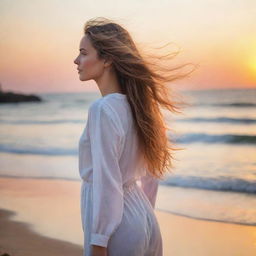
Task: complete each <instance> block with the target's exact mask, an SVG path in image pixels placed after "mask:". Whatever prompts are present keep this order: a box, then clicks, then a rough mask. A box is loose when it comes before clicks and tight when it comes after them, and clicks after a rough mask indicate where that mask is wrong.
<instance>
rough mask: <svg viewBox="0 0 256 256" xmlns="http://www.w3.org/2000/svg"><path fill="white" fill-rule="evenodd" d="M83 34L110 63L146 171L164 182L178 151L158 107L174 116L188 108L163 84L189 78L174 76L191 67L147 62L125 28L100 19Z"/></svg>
mask: <svg viewBox="0 0 256 256" xmlns="http://www.w3.org/2000/svg"><path fill="white" fill-rule="evenodd" d="M84 34H85V35H87V36H88V38H89V39H90V41H91V43H92V45H93V47H94V48H95V49H96V50H97V54H98V57H99V58H100V59H111V61H112V67H113V68H114V70H115V73H116V75H117V78H118V82H119V84H120V87H121V88H120V89H121V91H122V93H124V94H126V96H127V99H128V102H129V104H130V106H131V110H132V114H133V118H134V120H135V127H136V131H137V134H138V139H139V146H140V147H141V150H142V152H143V155H144V158H145V162H146V164H147V170H148V171H149V172H150V173H151V174H152V175H153V176H155V177H157V178H160V179H163V175H164V174H165V172H166V171H169V172H171V169H172V168H173V163H172V159H173V154H172V153H173V151H174V150H181V148H174V147H173V145H174V144H173V143H172V142H171V141H170V139H169V138H168V135H167V133H166V130H171V129H170V128H169V127H168V126H166V124H165V122H164V118H163V115H162V113H161V110H160V105H161V106H163V107H164V108H166V109H168V110H169V111H171V112H176V113H181V111H180V108H181V107H179V106H178V105H180V106H182V104H183V105H187V104H186V103H185V102H183V101H181V100H180V101H177V98H178V97H179V95H178V94H176V95H174V92H173V91H171V89H170V88H168V87H167V86H166V85H165V83H166V82H171V81H174V80H177V79H181V78H184V77H186V76H188V75H189V74H190V73H191V72H192V71H193V70H192V71H190V72H187V73H185V74H174V72H175V71H176V70H179V69H181V68H183V67H184V66H186V65H188V64H190V63H187V64H183V65H180V66H176V67H173V68H170V67H169V68H164V67H162V66H160V65H159V64H157V65H156V64H155V62H156V61H157V60H161V58H166V57H167V59H170V58H173V57H174V56H175V54H168V55H165V56H161V57H160V56H154V55H151V58H152V57H153V59H152V60H149V55H148V57H146V55H145V56H142V51H141V50H140V51H139V50H138V48H137V47H136V45H135V43H134V41H133V39H132V38H131V36H130V34H129V33H128V31H127V30H126V29H125V28H123V27H122V26H121V25H119V24H117V23H115V22H113V21H112V20H109V19H106V18H103V17H98V18H93V19H90V20H88V21H87V22H86V23H85V25H84ZM168 56H171V57H168ZM175 99H176V100H175Z"/></svg>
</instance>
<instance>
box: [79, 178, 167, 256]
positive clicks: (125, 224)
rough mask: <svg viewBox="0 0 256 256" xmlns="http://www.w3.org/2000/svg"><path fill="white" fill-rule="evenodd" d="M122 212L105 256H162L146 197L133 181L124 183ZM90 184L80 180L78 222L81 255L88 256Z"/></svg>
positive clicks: (153, 219) (89, 252)
mask: <svg viewBox="0 0 256 256" xmlns="http://www.w3.org/2000/svg"><path fill="white" fill-rule="evenodd" d="M123 189H124V212H123V217H122V221H121V223H120V225H119V226H118V228H117V229H116V230H115V232H114V233H113V234H112V236H111V237H110V239H109V242H108V247H107V255H108V256H120V255H122V256H162V255H163V248H162V236H161V233H160V228H159V224H158V221H157V218H156V216H155V213H154V209H153V208H152V206H151V204H150V202H149V200H148V198H147V196H146V195H145V193H144V192H143V190H142V189H141V187H140V186H139V185H138V184H137V183H136V181H132V182H129V184H128V185H126V184H125V186H124V187H123ZM91 213H92V183H91V182H88V181H84V180H83V181H82V186H81V220H82V227H83V232H84V253H83V256H91V246H92V245H90V243H89V241H90V239H91V224H92V214H91Z"/></svg>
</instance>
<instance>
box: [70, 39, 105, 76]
mask: <svg viewBox="0 0 256 256" xmlns="http://www.w3.org/2000/svg"><path fill="white" fill-rule="evenodd" d="M79 51H80V53H79V55H78V56H77V57H76V59H75V60H74V63H75V64H76V65H77V69H78V73H79V79H80V80H81V81H87V80H90V79H94V80H97V78H99V77H100V76H101V75H102V73H103V71H104V60H103V59H101V60H100V59H99V58H98V56H97V51H96V49H95V48H94V47H93V46H92V44H91V42H90V39H89V38H88V36H87V35H85V36H83V37H82V39H81V41H80V46H79Z"/></svg>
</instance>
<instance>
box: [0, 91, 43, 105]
mask: <svg viewBox="0 0 256 256" xmlns="http://www.w3.org/2000/svg"><path fill="white" fill-rule="evenodd" d="M30 101H36V102H40V101H42V99H41V98H40V97H39V96H36V95H33V94H29V95H26V94H20V93H14V92H3V91H0V103H15V102H30Z"/></svg>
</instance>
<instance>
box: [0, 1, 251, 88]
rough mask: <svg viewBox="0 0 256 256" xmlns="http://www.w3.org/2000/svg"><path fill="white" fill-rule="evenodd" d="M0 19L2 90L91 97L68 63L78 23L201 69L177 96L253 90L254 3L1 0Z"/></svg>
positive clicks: (89, 85) (74, 48) (88, 85)
mask: <svg viewBox="0 0 256 256" xmlns="http://www.w3.org/2000/svg"><path fill="white" fill-rule="evenodd" d="M0 15H1V22H0V31H1V32H0V33H1V40H0V51H1V58H0V71H1V78H0V82H1V84H2V89H3V90H12V91H18V92H26V93H37V92H38V93H40V92H80V91H81V92H85V91H88V90H95V91H97V90H98V89H97V86H96V85H95V83H94V82H93V81H87V82H81V81H80V80H79V76H78V74H77V70H76V65H75V64H74V63H73V60H74V59H75V57H76V56H77V54H78V49H79V42H80V39H81V37H82V33H83V25H84V23H85V22H86V20H88V19H90V18H94V17H98V16H103V17H106V18H110V19H113V20H115V21H116V22H119V23H120V24H121V25H124V26H125V27H126V28H127V29H128V31H130V33H131V35H132V36H133V38H134V40H135V42H138V44H145V45H146V46H147V47H149V48H150V47H159V46H163V45H165V44H167V43H168V42H171V43H173V45H176V46H177V47H176V48H175V47H174V46H171V47H169V48H168V47H167V48H166V49H165V51H167V50H168V49H169V50H177V49H180V50H181V52H180V53H179V55H178V56H177V57H176V58H175V59H174V60H173V61H174V62H173V63H175V62H177V64H178V63H179V64H180V63H185V62H192V63H195V64H199V65H200V67H199V69H198V70H196V71H195V72H194V73H193V75H192V77H189V78H187V79H186V80H184V81H182V82H179V83H178V84H179V88H181V89H191V90H195V89H219V88H220V89H226V88H256V1H255V0H197V1H193V0H173V1H170V0H129V1H123V0H119V1H114V0H108V1H103V0H93V1H82V0H75V1H72V0H62V1H61V0H44V1H43V0H41V1H38V0H12V1H10V0H1V1H0ZM155 53H156V54H157V53H158V52H155Z"/></svg>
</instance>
